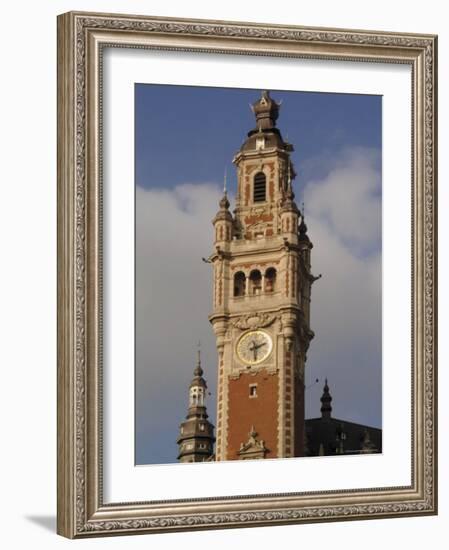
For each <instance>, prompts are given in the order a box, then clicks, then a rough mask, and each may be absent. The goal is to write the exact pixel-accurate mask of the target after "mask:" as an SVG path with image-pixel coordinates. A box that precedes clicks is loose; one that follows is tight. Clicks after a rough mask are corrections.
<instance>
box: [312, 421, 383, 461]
mask: <svg viewBox="0 0 449 550" xmlns="http://www.w3.org/2000/svg"><path fill="white" fill-rule="evenodd" d="M305 427H306V454H307V456H318V455H319V454H320V448H321V445H322V451H323V452H324V455H335V454H359V453H360V452H362V450H363V448H364V447H365V449H367V450H369V449H370V450H371V452H377V453H381V452H382V430H381V429H379V428H373V427H372V426H365V425H363V424H356V423H355V422H348V421H347V420H340V419H338V418H321V417H320V418H310V419H307V420H306V421H305ZM367 450H365V451H364V452H367Z"/></svg>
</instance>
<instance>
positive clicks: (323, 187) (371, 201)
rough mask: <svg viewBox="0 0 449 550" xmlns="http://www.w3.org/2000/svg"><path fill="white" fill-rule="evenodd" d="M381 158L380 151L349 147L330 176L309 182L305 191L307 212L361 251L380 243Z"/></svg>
mask: <svg viewBox="0 0 449 550" xmlns="http://www.w3.org/2000/svg"><path fill="white" fill-rule="evenodd" d="M378 158H379V153H378V151H377V150H373V149H366V148H352V149H346V150H345V151H344V152H343V153H342V155H341V156H340V158H339V159H338V160H337V161H336V165H335V167H334V168H332V169H331V170H330V171H329V173H328V175H327V177H325V178H324V179H323V180H321V181H310V182H308V183H307V185H306V187H305V190H304V197H305V204H306V210H307V212H311V214H312V215H313V216H315V217H316V218H318V219H319V220H320V222H321V223H322V224H325V225H326V226H327V227H328V229H329V230H330V231H331V232H332V233H333V234H334V235H335V236H336V237H337V238H338V239H340V240H341V241H342V242H343V243H344V244H345V245H347V246H348V247H350V248H351V250H352V251H353V252H356V253H358V254H363V253H365V252H366V251H371V250H373V248H376V247H378V246H379V243H380V236H381V235H380V232H381V224H380V219H381V217H380V216H381V209H382V203H381V195H380V192H381V174H380V171H379V170H378V168H377V166H376V164H377V162H378Z"/></svg>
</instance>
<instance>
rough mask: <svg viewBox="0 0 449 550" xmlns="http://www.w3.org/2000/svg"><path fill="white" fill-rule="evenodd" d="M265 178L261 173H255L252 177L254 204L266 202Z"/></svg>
mask: <svg viewBox="0 0 449 550" xmlns="http://www.w3.org/2000/svg"><path fill="white" fill-rule="evenodd" d="M266 197H267V178H266V177H265V174H264V173H263V172H257V174H256V175H255V176H254V194H253V201H254V202H265V201H266V200H267V198H266Z"/></svg>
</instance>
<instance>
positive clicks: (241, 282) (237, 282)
mask: <svg viewBox="0 0 449 550" xmlns="http://www.w3.org/2000/svg"><path fill="white" fill-rule="evenodd" d="M245 286H246V277H245V274H244V273H243V272H242V271H238V272H237V273H236V274H235V275H234V296H244V295H245Z"/></svg>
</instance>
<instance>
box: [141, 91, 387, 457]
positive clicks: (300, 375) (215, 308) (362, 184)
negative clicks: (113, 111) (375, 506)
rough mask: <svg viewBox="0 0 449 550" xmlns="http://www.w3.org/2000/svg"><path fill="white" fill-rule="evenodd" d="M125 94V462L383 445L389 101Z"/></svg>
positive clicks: (313, 95) (271, 94)
mask: <svg viewBox="0 0 449 550" xmlns="http://www.w3.org/2000/svg"><path fill="white" fill-rule="evenodd" d="M134 94H135V111H134V114H135V120H134V126H135V464H136V465H147V464H170V463H192V462H205V461H207V462H214V461H230V460H255V459H279V458H283V459H287V458H294V457H304V459H307V458H308V457H319V456H333V455H340V456H341V455H363V454H372V453H382V96H381V95H368V94H350V93H346V94H345V93H321V92H318V91H317V92H310V91H307V92H305V91H296V90H259V89H241V88H240V89H239V88H220V87H201V86H179V85H158V84H148V83H136V84H135V85H134Z"/></svg>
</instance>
